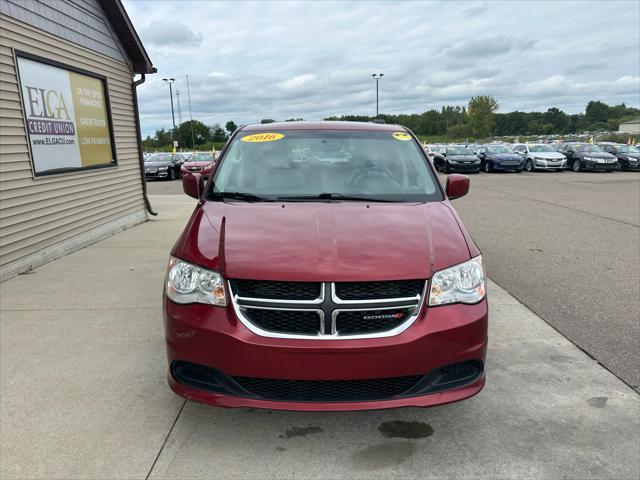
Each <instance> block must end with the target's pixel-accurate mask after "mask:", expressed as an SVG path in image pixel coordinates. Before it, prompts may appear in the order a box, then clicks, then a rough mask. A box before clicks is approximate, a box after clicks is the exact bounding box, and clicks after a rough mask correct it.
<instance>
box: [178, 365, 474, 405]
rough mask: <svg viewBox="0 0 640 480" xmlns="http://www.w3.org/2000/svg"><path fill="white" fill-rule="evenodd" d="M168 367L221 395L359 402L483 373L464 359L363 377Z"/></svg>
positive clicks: (452, 384)
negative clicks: (420, 370)
mask: <svg viewBox="0 0 640 480" xmlns="http://www.w3.org/2000/svg"><path fill="white" fill-rule="evenodd" d="M320 367H321V366H320ZM320 367H318V368H320ZM170 369H171V374H172V375H173V377H174V378H175V379H176V380H177V381H178V382H180V383H181V384H183V385H187V386H189V387H192V388H198V389H200V390H206V391H209V392H214V393H218V394H223V395H232V396H236V397H244V398H255V399H259V400H272V401H284V402H358V401H369V400H393V399H395V398H406V397H415V396H420V395H427V394H430V393H436V392H441V391H445V390H451V389H453V388H459V387H463V386H465V385H468V384H470V383H473V382H474V381H475V380H477V379H478V378H479V377H480V375H482V371H483V364H482V362H481V361H479V360H467V361H464V362H460V363H455V364H452V365H447V366H445V367H440V368H436V369H434V370H432V371H431V372H429V373H427V374H426V375H411V376H402V377H390V378H373V379H365V380H288V379H285V380H282V379H274V378H254V377H241V376H238V377H234V376H229V375H226V374H225V373H223V372H221V371H220V370H216V369H214V368H210V367H206V366H204V365H198V364H194V363H190V362H185V361H182V360H176V361H174V362H172V363H171V367H170Z"/></svg>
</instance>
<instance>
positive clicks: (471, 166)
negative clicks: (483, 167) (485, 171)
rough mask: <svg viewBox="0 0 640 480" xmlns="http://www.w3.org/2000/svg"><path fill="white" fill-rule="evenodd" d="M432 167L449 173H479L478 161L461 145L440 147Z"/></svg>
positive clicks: (474, 155)
mask: <svg viewBox="0 0 640 480" xmlns="http://www.w3.org/2000/svg"><path fill="white" fill-rule="evenodd" d="M433 165H434V166H435V167H436V169H437V170H440V171H443V172H445V173H451V172H470V173H478V172H480V159H479V158H478V157H477V156H476V154H474V153H473V152H472V151H471V150H470V149H469V148H467V147H465V146H463V145H448V146H446V147H442V148H441V149H440V151H439V152H438V155H435V156H434V157H433Z"/></svg>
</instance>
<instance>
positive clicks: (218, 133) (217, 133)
mask: <svg viewBox="0 0 640 480" xmlns="http://www.w3.org/2000/svg"><path fill="white" fill-rule="evenodd" d="M211 141H212V142H226V141H227V134H226V133H225V132H224V130H223V129H222V127H221V126H220V125H219V124H217V123H216V124H215V125H214V126H212V127H211Z"/></svg>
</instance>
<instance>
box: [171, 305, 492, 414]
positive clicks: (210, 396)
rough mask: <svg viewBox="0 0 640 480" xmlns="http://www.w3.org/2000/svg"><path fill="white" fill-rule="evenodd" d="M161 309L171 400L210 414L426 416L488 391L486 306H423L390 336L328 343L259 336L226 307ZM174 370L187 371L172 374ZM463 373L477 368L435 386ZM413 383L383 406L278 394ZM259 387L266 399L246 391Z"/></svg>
mask: <svg viewBox="0 0 640 480" xmlns="http://www.w3.org/2000/svg"><path fill="white" fill-rule="evenodd" d="M164 306H165V309H164V311H165V332H166V341H167V354H168V360H169V366H170V368H169V373H168V380H169V385H170V386H171V388H172V390H173V391H174V392H176V393H177V394H178V395H181V396H183V397H185V398H188V399H191V400H194V401H198V402H202V403H207V404H210V405H217V406H222V407H254V408H267V409H278V410H307V411H340V410H369V409H382V408H395V407H406V406H416V407H427V406H432V405H439V404H444V403H450V402H455V401H458V400H462V399H465V398H468V397H470V396H473V395H475V394H476V393H478V392H479V391H480V390H482V388H483V386H484V382H485V376H484V370H483V367H484V361H485V356H486V348H487V322H488V308H487V301H486V298H485V299H484V300H482V301H481V302H480V303H477V304H475V305H462V304H454V305H446V306H438V307H429V308H426V307H425V306H424V305H423V306H422V309H421V311H420V313H419V315H418V318H417V319H416V320H415V322H414V323H413V325H411V327H409V328H408V329H407V330H405V331H403V332H402V333H400V334H398V335H395V336H391V337H382V338H368V339H329V340H327V339H322V340H308V339H303V340H300V339H292V338H270V337H263V336H260V335H257V334H255V333H253V332H251V331H250V330H249V329H248V328H247V327H246V326H245V325H244V324H242V323H241V322H240V321H239V320H238V318H237V317H236V315H235V312H234V310H233V307H231V306H227V307H226V308H221V307H214V306H209V305H202V304H190V305H180V304H176V303H174V302H172V301H171V300H169V299H166V298H165V299H164ZM180 365H182V366H184V365H187V366H194V369H192V370H190V371H187V374H186V375H184V374H182V373H181V375H178V374H177V372H179V370H177V367H179V366H180ZM460 365H467V366H468V365H475V366H476V367H474V368H476V371H475V373H474V372H472V373H471V374H469V372H468V370H467V374H466V375H467V376H464V375H462V376H461V377H460V378H458V379H457V381H452V382H447V381H441V380H442V379H443V378H444V377H443V376H442V375H443V374H442V372H451V371H456V368H458V369H459V368H460ZM452 368H453V370H451V369H452ZM181 372H184V370H182V371H181ZM194 372H195V373H194ZM199 372H203V373H199ZM197 375H201V378H200V377H198V378H196V376H197ZM194 378H195V380H193V379H194ZM414 378H415V379H416V382H417V383H416V385H414V387H412V388H409V389H408V390H407V391H406V392H404V393H403V394H399V395H395V394H390V395H389V396H386V397H385V396H384V395H380V394H379V391H377V392H378V394H376V395H373V396H372V398H362V397H350V396H349V395H346V396H345V398H336V397H335V393H332V395H334V396H331V395H329V396H327V397H326V398H325V396H323V394H321V393H319V394H318V397H317V398H318V400H313V399H312V400H308V399H301V398H298V397H297V396H294V397H292V398H286V395H287V393H286V392H287V391H288V390H286V389H285V390H283V389H282V388H284V387H282V386H283V385H285V386H287V385H291V384H293V385H294V386H295V384H296V382H300V385H301V388H302V387H304V389H306V390H305V391H312V392H315V391H316V390H317V389H320V390H321V389H322V388H325V387H327V386H330V387H331V388H332V389H333V390H332V392H335V389H336V388H338V389H339V388H342V387H341V385H346V386H347V387H348V389H349V391H350V392H353V391H354V390H353V388H354V387H353V385H356V386H358V388H359V386H361V385H367V384H369V383H371V382H373V383H374V384H375V383H376V382H379V383H380V384H381V385H384V388H390V387H389V385H398V384H399V383H402V382H405V381H411V380H407V379H414ZM179 379H180V380H179ZM203 379H204V380H203ZM218 380H220V381H218ZM368 381H371V382H368ZM420 382H421V383H420ZM265 383H266V384H267V385H269V386H270V387H269V388H267V390H264V389H262V390H252V389H254V388H258V389H259V388H261V386H262V384H265ZM239 384H242V385H241V386H242V387H246V389H245V388H239V386H238V385H239ZM273 384H275V385H276V386H277V387H278V389H277V390H273V389H272V388H271V387H272V386H273ZM221 385H222V386H221ZM447 386H450V388H447ZM281 387H282V388H281ZM265 388H266V387H265ZM443 388H445V389H443ZM265 391H266V392H275V393H273V395H271V394H270V393H264V392H265ZM385 391H387V390H385ZM388 391H389V392H391V391H392V390H388ZM358 392H360V390H358ZM425 392H426V393H425ZM310 398H313V397H310ZM327 398H329V400H328V399H327Z"/></svg>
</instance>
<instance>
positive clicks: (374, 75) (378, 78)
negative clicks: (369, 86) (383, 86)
mask: <svg viewBox="0 0 640 480" xmlns="http://www.w3.org/2000/svg"><path fill="white" fill-rule="evenodd" d="M371 76H372V77H373V78H375V80H376V117H377V116H378V81H379V80H380V79H381V78H382V77H384V73H374V74H373V75H371Z"/></svg>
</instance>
